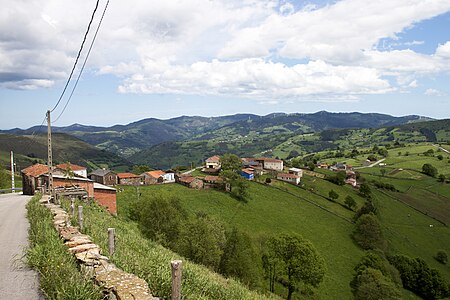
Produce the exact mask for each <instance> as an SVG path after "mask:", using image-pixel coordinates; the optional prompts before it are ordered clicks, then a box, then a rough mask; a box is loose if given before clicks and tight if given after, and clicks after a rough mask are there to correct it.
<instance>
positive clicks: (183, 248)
mask: <svg viewBox="0 0 450 300" xmlns="http://www.w3.org/2000/svg"><path fill="white" fill-rule="evenodd" d="M224 241H225V230H224V228H223V226H222V224H221V223H220V222H219V221H217V220H216V219H213V218H211V217H209V216H207V215H206V214H202V213H198V214H197V216H196V217H195V218H193V219H190V220H189V221H187V222H186V223H185V224H184V226H182V227H181V229H180V233H179V237H178V244H177V245H176V249H177V250H178V251H179V252H180V254H182V255H184V256H186V257H188V258H190V259H191V260H193V261H194V262H196V263H199V264H203V265H205V266H207V267H210V268H211V269H213V270H217V269H218V266H219V262H220V258H221V256H222V252H223V247H224Z"/></svg>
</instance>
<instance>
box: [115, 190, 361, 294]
mask: <svg viewBox="0 0 450 300" xmlns="http://www.w3.org/2000/svg"><path fill="white" fill-rule="evenodd" d="M140 191H141V193H142V194H143V195H150V194H156V193H158V194H168V195H173V196H176V197H178V198H179V199H180V200H181V202H182V205H183V206H184V207H185V208H186V209H187V210H188V211H189V212H190V213H192V214H193V213H195V212H197V211H203V212H206V213H208V214H210V215H212V216H214V217H216V218H218V219H220V220H221V221H223V222H224V223H225V224H227V225H228V226H230V227H231V226H236V227H238V228H240V229H241V230H243V231H245V232H247V233H248V234H249V235H250V236H251V237H252V239H253V241H254V243H255V245H256V246H258V245H259V243H260V241H261V240H263V239H265V238H267V237H269V236H273V235H278V234H280V233H297V234H301V235H302V236H303V237H304V238H306V239H309V240H311V241H312V243H313V244H314V245H315V247H316V248H317V250H318V251H319V253H320V254H321V255H322V256H323V257H324V258H325V260H326V264H327V268H328V271H327V273H326V275H325V279H324V282H323V283H322V284H321V285H320V287H319V289H318V291H317V294H316V298H317V299H336V297H338V298H342V299H348V298H350V297H351V291H350V287H349V282H350V280H351V279H352V276H353V267H354V266H355V265H356V263H357V262H358V261H359V259H360V257H361V256H362V255H363V252H362V251H361V250H360V249H359V248H358V247H357V246H356V245H355V244H354V243H353V242H352V240H351V238H350V233H351V232H352V230H353V224H351V223H350V222H348V221H345V220H343V219H341V218H339V217H337V216H334V215H332V214H330V213H329V212H327V211H324V210H322V209H320V208H318V207H316V206H314V205H312V204H310V203H308V202H305V201H303V200H301V199H299V198H298V197H295V196H293V195H290V194H288V193H286V192H283V191H280V190H277V189H274V188H271V187H265V186H262V185H260V184H257V183H250V194H251V198H252V199H250V200H249V202H248V203H242V202H238V201H236V200H235V199H233V198H231V197H230V196H229V195H227V194H225V193H222V192H218V191H213V190H200V191H197V190H190V189H188V188H186V187H183V186H181V185H177V184H171V185H158V186H146V187H142V188H141V189H140ZM299 191H300V189H299ZM299 193H303V191H300V192H299ZM319 198H320V197H317V198H315V199H316V200H319ZM133 199H136V198H135V190H134V189H129V188H126V189H125V192H122V193H121V194H119V200H118V209H119V216H120V214H121V213H126V212H127V211H128V210H127V206H128V205H129V203H130V202H131V201H133ZM322 201H326V200H322ZM333 205H334V206H336V207H338V205H336V204H333ZM336 209H338V208H336ZM342 210H344V209H343V208H342ZM283 294H284V293H283Z"/></svg>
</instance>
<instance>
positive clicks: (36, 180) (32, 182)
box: [22, 164, 48, 195]
mask: <svg viewBox="0 0 450 300" xmlns="http://www.w3.org/2000/svg"><path fill="white" fill-rule="evenodd" d="M47 172H48V166H47V165H43V164H35V165H32V166H29V167H27V168H25V169H23V170H22V189H23V194H24V195H34V193H35V191H36V190H39V189H40V188H41V187H42V186H43V180H42V178H41V177H40V176H41V175H43V174H46V173H47Z"/></svg>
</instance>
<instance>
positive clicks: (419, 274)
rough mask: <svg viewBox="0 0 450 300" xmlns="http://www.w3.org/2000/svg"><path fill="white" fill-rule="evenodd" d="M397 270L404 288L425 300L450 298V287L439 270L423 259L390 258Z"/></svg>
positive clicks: (400, 256)
mask: <svg viewBox="0 0 450 300" xmlns="http://www.w3.org/2000/svg"><path fill="white" fill-rule="evenodd" d="M388 259H389V262H390V263H391V264H392V265H393V266H394V267H396V268H397V270H398V271H399V272H400V277H401V278H402V283H403V287H404V288H405V289H408V290H410V291H412V292H414V293H415V294H417V295H419V296H420V297H422V298H424V299H440V298H445V297H447V296H450V294H449V287H448V286H447V284H446V282H445V279H444V278H443V277H442V275H441V274H440V273H439V271H438V270H436V269H432V268H430V267H429V266H428V265H427V263H426V262H425V261H424V260H423V259H421V258H409V257H408V256H405V255H394V256H391V257H389V258H388Z"/></svg>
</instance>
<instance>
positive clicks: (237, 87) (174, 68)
mask: <svg viewBox="0 0 450 300" xmlns="http://www.w3.org/2000/svg"><path fill="white" fill-rule="evenodd" d="M153 70H164V71H161V72H152V71H153ZM142 71H143V72H142V73H140V74H135V75H134V76H133V77H132V78H131V79H128V80H126V81H125V82H124V84H123V85H121V86H120V88H119V91H120V92H122V93H126V92H132V93H155V94H159V93H161V94H165V93H173V94H199V93H202V94H210V95H236V96H242V97H254V98H261V99H268V98H269V99H270V98H281V97H286V98H289V97H301V96H305V95H315V94H325V93H336V94H377V93H385V92H387V91H389V90H391V87H390V86H389V83H388V82H387V81H386V80H383V79H381V78H380V76H379V74H378V73H377V71H376V70H375V69H369V68H364V67H346V66H333V65H330V64H327V63H325V62H323V61H311V62H309V63H308V64H297V65H294V66H292V67H288V66H286V65H284V64H282V63H274V62H271V61H265V60H263V59H260V58H253V59H242V60H238V61H229V62H224V61H219V60H213V61H212V62H197V63H194V64H192V65H183V66H182V65H171V64H169V63H168V62H163V63H162V64H161V65H158V64H157V63H155V62H151V63H150V66H144V68H143V70H142ZM145 71H149V72H145Z"/></svg>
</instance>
